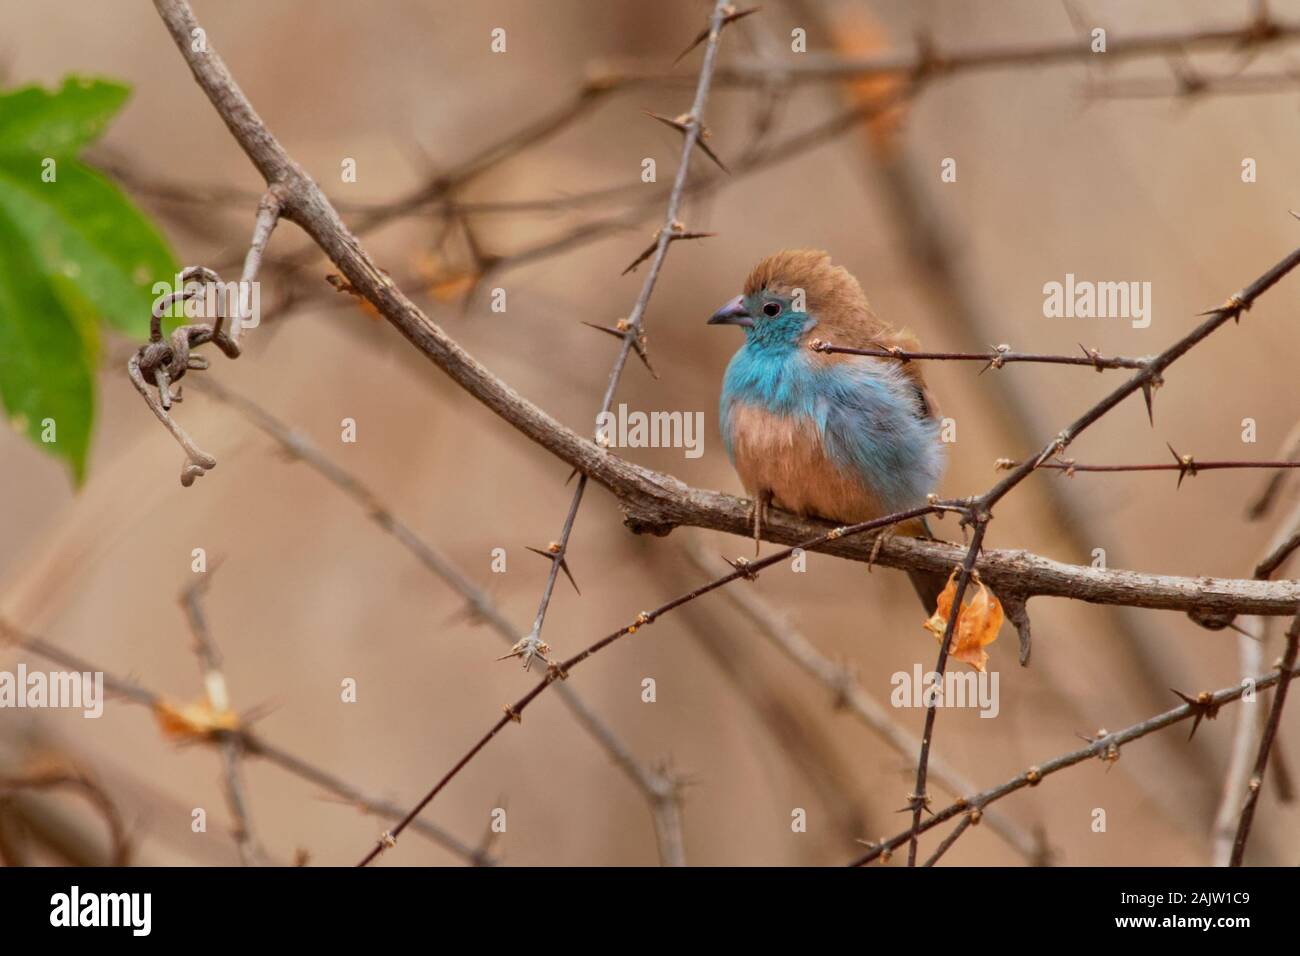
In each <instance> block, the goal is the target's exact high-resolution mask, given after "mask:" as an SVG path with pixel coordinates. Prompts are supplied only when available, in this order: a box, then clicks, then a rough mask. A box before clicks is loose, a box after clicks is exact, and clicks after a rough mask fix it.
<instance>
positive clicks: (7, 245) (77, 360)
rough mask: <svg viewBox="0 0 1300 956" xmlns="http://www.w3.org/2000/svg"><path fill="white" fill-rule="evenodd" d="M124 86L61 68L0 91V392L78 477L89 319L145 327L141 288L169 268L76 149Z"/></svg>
mask: <svg viewBox="0 0 1300 956" xmlns="http://www.w3.org/2000/svg"><path fill="white" fill-rule="evenodd" d="M128 93H129V89H128V88H127V87H126V86H124V85H123V84H121V83H115V82H112V81H109V80H99V79H87V78H81V77H75V76H74V77H68V78H66V79H65V80H64V81H63V84H62V86H60V87H59V88H58V89H57V90H52V91H51V90H45V89H42V88H41V87H36V86H29V87H24V88H22V89H18V90H13V91H9V92H5V93H0V399H3V401H4V407H5V408H6V410H7V411H8V412H9V415H10V416H11V417H12V418H15V419H19V420H21V422H22V423H23V427H24V428H25V430H26V431H27V432H28V434H30V435H31V436H32V437H33V439H34V440H36V441H40V439H41V436H42V433H43V431H44V432H45V433H46V434H48V429H42V426H41V422H42V420H43V419H47V418H54V419H55V422H56V434H57V439H58V440H57V442H54V443H45V442H42V444H43V445H45V447H47V448H48V450H50V451H53V452H54V453H55V454H58V455H60V456H62V457H64V458H66V459H67V460H68V462H69V464H70V465H71V466H72V470H73V474H74V475H75V476H76V477H77V479H78V480H80V478H81V475H82V474H83V473H84V469H85V455H86V450H87V448H88V446H89V442H90V426H91V419H92V415H93V411H94V407H93V389H92V387H91V386H92V384H93V372H94V369H95V365H96V360H97V356H98V347H99V344H98V343H99V331H98V325H99V323H100V322H107V323H108V324H110V325H112V326H113V327H114V328H117V329H119V330H121V331H122V332H125V333H126V334H128V335H130V336H131V337H133V338H139V339H143V338H144V337H146V336H147V334H148V330H149V314H150V310H151V308H152V306H153V301H154V294H153V286H154V284H155V283H157V282H163V281H166V282H171V281H172V280H173V279H174V278H175V275H176V273H177V272H178V271H179V270H178V268H177V266H176V260H175V257H174V256H173V255H172V253H171V251H170V249H169V248H168V246H167V242H166V240H165V239H164V238H163V236H162V234H161V233H160V232H159V231H158V229H157V228H156V227H155V226H154V225H153V223H152V222H151V221H150V220H149V219H148V217H146V216H145V215H144V214H143V213H141V212H140V211H139V210H138V209H137V208H136V207H135V206H134V205H133V204H132V203H131V201H130V200H129V199H128V198H127V197H126V196H125V195H124V194H123V193H122V191H121V190H120V189H118V187H117V186H115V185H114V184H113V183H111V182H110V181H109V180H108V179H106V178H105V177H104V176H103V175H102V174H101V173H99V172H98V171H97V170H95V169H93V168H91V167H90V166H88V165H87V164H86V163H84V162H82V161H81V160H80V159H79V158H78V156H77V154H78V153H79V152H80V150H81V149H83V148H84V147H85V146H87V145H89V144H90V143H91V142H93V141H94V140H95V139H96V138H97V137H98V136H99V135H100V133H102V132H103V130H104V128H105V127H106V126H107V124H108V123H109V122H110V121H111V120H112V118H113V116H114V115H115V114H116V113H117V111H118V110H119V109H120V108H121V107H122V104H123V103H124V102H125V101H126V97H127V95H128Z"/></svg>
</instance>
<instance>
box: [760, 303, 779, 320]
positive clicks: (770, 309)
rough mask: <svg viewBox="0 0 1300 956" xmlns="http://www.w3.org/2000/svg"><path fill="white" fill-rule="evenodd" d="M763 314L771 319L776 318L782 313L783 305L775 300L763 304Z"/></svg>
mask: <svg viewBox="0 0 1300 956" xmlns="http://www.w3.org/2000/svg"><path fill="white" fill-rule="evenodd" d="M763 314H764V315H765V316H767V317H768V318H769V319H774V318H776V317H777V316H778V315H780V314H781V306H780V305H778V304H777V303H775V302H769V303H767V304H766V305H764V306H763Z"/></svg>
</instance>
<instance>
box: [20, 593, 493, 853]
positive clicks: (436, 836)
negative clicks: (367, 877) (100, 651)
mask: <svg viewBox="0 0 1300 956" xmlns="http://www.w3.org/2000/svg"><path fill="white" fill-rule="evenodd" d="M0 644H12V645H13V646H15V647H21V648H23V649H24V650H26V651H29V652H31V653H33V654H37V655H39V656H41V657H44V658H46V659H47V660H51V661H54V662H55V663H56V664H59V665H61V666H63V667H66V668H68V669H69V670H71V671H76V672H79V673H102V674H103V675H104V687H105V688H106V689H107V690H109V691H111V692H112V693H114V694H116V695H117V696H119V697H121V698H123V699H125V700H127V701H129V702H131V703H133V704H137V705H139V706H142V707H147V708H149V709H150V710H154V709H155V708H156V707H157V706H158V705H159V704H160V703H161V702H162V697H161V696H160V695H159V694H157V693H155V692H154V691H152V690H150V689H149V688H147V687H145V686H143V685H141V684H139V683H137V682H135V681H133V680H129V679H127V678H125V677H119V676H116V675H114V674H112V673H111V672H108V671H105V670H104V669H103V668H102V667H98V666H96V665H95V664H92V663H90V662H89V661H86V660H83V659H82V658H80V657H78V656H77V655H75V654H72V653H70V652H69V651H65V650H63V649H62V648H60V647H58V646H56V645H54V644H51V643H50V642H49V641H47V640H45V639H43V638H39V637H35V636H32V635H29V634H25V633H23V632H22V631H21V630H19V629H18V628H17V627H15V626H14V625H13V624H11V623H10V622H9V621H8V620H7V619H6V618H4V617H0ZM235 735H236V736H237V737H238V739H239V741H240V743H241V744H242V745H243V749H244V752H245V753H246V754H250V755H252V756H255V757H261V758H263V759H265V760H266V761H267V762H269V763H273V764H275V765H276V766H278V767H280V768H281V769H282V770H285V771H288V772H289V773H291V774H293V775H294V776H296V777H299V778H301V779H303V780H306V781H307V782H308V783H313V784H315V785H316V786H319V787H321V788H322V789H324V790H328V791H330V792H331V793H333V794H334V795H336V796H338V797H339V798H341V799H342V800H344V801H345V802H347V803H349V804H351V805H353V806H355V807H357V808H358V809H360V810H362V811H364V812H366V813H370V814H374V815H375V816H379V817H388V818H392V819H395V818H397V817H400V816H401V815H402V808H401V807H399V806H397V805H396V804H394V803H391V802H390V801H387V800H383V799H380V798H378V797H373V796H369V795H367V794H365V793H364V792H362V791H361V790H359V789H357V788H356V787H354V786H353V785H352V784H350V783H348V782H347V781H345V780H343V779H341V778H339V777H336V776H334V775H333V774H331V773H329V772H328V771H326V770H322V769H320V768H319V767H317V766H315V765H314V764H311V763H309V762H307V761H306V760H303V759H302V758H301V757H298V756H295V755H294V754H292V753H290V752H289V751H287V750H283V749H281V748H279V747H276V746H275V745H274V744H271V743H269V742H267V741H266V740H264V739H262V738H261V737H260V736H257V735H255V734H253V733H252V732H251V731H250V730H248V729H247V728H241V729H240V730H238V731H236V732H235ZM411 827H412V829H414V830H415V832H417V833H419V834H420V835H421V836H424V837H426V838H428V839H430V840H432V841H433V842H434V843H437V844H438V845H440V846H442V847H443V848H445V849H447V850H449V851H450V852H452V853H454V854H455V855H456V856H458V857H460V858H461V859H464V860H466V861H467V862H470V863H473V864H474V865H476V866H484V865H491V864H492V863H494V862H495V861H494V860H492V859H491V858H489V857H484V856H482V855H481V854H479V853H478V852H477V851H476V850H475V849H474V847H472V846H470V845H469V844H467V843H465V842H464V841H462V840H460V839H459V838H457V837H455V836H453V835H452V834H451V833H449V832H448V831H446V830H444V829H443V828H442V827H440V826H438V825H437V824H434V823H430V822H429V821H427V820H416V821H414V823H412V824H411Z"/></svg>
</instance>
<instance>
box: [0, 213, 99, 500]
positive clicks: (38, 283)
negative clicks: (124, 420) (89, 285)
mask: <svg viewBox="0 0 1300 956" xmlns="http://www.w3.org/2000/svg"><path fill="white" fill-rule="evenodd" d="M0 250H3V254H0V398H3V400H4V406H5V408H6V409H7V410H8V412H9V416H10V420H11V421H12V422H13V425H14V427H15V428H16V429H18V430H19V431H22V432H25V433H26V434H27V436H28V437H29V438H31V440H32V441H34V442H36V443H37V444H38V445H39V446H40V447H43V448H45V449H46V450H48V451H49V452H51V453H52V454H55V455H58V456H59V457H61V458H63V459H65V460H66V461H67V462H68V464H69V465H70V466H71V467H72V473H73V476H74V477H75V479H76V480H77V482H78V483H80V481H81V479H82V477H83V476H84V474H85V469H86V451H87V449H88V448H89V445H90V426H91V423H92V421H93V420H94V414H95V386H94V375H95V369H94V362H93V356H94V355H95V354H96V352H97V351H98V348H97V343H96V342H95V341H93V340H92V341H87V338H88V337H89V338H91V339H93V338H94V336H95V327H94V325H93V324H85V325H83V324H81V323H79V322H78V321H77V318H76V316H75V314H74V313H72V312H71V311H70V310H69V309H68V308H67V305H66V303H65V302H64V301H63V299H62V298H60V296H59V295H58V294H57V293H56V292H55V290H54V287H53V285H52V284H51V283H50V282H49V281H48V279H47V278H46V277H45V276H44V275H43V274H42V273H41V270H40V268H39V264H38V263H37V262H36V260H35V259H34V258H33V257H32V256H31V255H30V252H29V250H28V249H27V248H26V246H25V243H24V240H23V237H22V236H21V234H20V233H19V232H18V230H17V229H15V228H14V224H13V222H12V221H11V220H10V219H9V217H8V216H7V215H5V214H4V213H3V211H0ZM51 423H52V424H53V433H54V438H55V440H54V441H53V442H44V441H42V435H43V434H44V435H46V436H48V435H49V431H50V425H51Z"/></svg>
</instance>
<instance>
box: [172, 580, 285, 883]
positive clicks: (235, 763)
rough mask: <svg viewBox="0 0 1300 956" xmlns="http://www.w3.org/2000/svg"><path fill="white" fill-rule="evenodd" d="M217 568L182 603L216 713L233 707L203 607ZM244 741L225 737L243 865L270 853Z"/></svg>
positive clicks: (230, 802)
mask: <svg viewBox="0 0 1300 956" xmlns="http://www.w3.org/2000/svg"><path fill="white" fill-rule="evenodd" d="M214 572H215V568H214V569H212V570H210V571H208V572H205V573H204V574H202V575H200V576H199V577H197V578H195V580H194V582H193V583H192V584H191V585H190V586H189V587H187V588H185V590H184V591H182V592H181V601H180V603H181V607H182V608H183V609H184V610H185V618H186V620H187V621H188V622H189V626H190V633H191V635H192V636H193V637H194V652H195V654H196V655H197V656H198V659H199V670H200V672H201V674H202V676H203V687H204V690H205V692H206V694H207V698H208V704H209V705H210V706H211V707H212V710H213V712H214V713H224V712H226V711H228V710H229V709H230V695H229V693H228V692H227V690H226V676H225V674H224V673H223V672H222V670H221V651H220V650H219V649H218V647H217V642H216V640H215V639H214V638H213V637H212V631H211V629H210V628H209V627H208V619H207V615H206V614H205V613H204V610H203V596H204V595H205V594H206V593H207V589H208V585H209V584H210V583H211V580H212V579H211V578H210V577H209V575H210V574H212V573H214ZM242 757H243V744H242V743H241V742H240V740H239V738H238V737H237V736H234V735H227V736H226V739H224V740H222V741H221V768H222V787H223V789H224V791H225V794H226V805H227V806H228V807H229V808H230V815H231V817H233V818H234V822H235V825H234V828H233V831H232V832H233V835H234V837H235V846H236V847H237V848H238V850H239V861H240V863H241V864H242V865H243V866H260V865H261V864H262V863H264V862H265V859H266V854H265V853H264V852H263V850H262V847H261V846H260V845H259V843H258V840H257V836H256V834H255V833H254V831H253V823H252V815H251V814H250V812H249V809H248V793H247V789H246V787H245V785H244V775H243V767H242Z"/></svg>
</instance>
